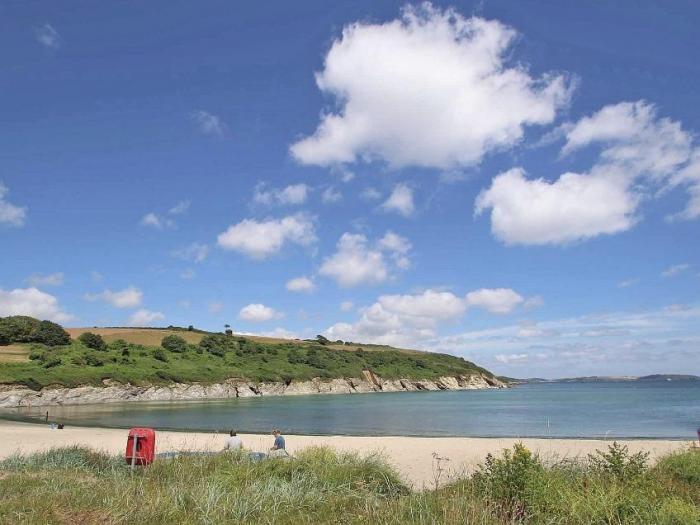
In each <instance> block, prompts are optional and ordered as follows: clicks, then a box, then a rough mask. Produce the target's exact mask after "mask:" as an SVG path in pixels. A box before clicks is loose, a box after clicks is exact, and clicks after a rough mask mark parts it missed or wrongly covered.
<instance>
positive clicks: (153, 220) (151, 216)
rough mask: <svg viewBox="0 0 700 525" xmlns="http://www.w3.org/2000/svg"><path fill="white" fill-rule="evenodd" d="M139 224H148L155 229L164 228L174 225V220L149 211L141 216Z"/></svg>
mask: <svg viewBox="0 0 700 525" xmlns="http://www.w3.org/2000/svg"><path fill="white" fill-rule="evenodd" d="M140 224H141V226H148V227H150V228H155V229H156V230H164V229H166V228H172V227H173V226H175V222H174V221H172V220H171V219H168V218H166V217H161V216H160V215H157V214H156V213H153V212H149V213H147V214H146V215H144V216H143V217H142V218H141V222H140Z"/></svg>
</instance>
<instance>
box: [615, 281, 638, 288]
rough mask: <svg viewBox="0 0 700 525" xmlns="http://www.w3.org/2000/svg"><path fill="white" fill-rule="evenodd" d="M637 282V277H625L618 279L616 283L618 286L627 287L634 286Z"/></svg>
mask: <svg viewBox="0 0 700 525" xmlns="http://www.w3.org/2000/svg"><path fill="white" fill-rule="evenodd" d="M638 282H639V279H625V280H624V281H620V282H619V283H617V287H618V288H629V287H630V286H634V285H635V284H637V283H638Z"/></svg>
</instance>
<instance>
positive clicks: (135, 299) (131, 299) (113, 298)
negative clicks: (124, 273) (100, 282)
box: [85, 286, 143, 308]
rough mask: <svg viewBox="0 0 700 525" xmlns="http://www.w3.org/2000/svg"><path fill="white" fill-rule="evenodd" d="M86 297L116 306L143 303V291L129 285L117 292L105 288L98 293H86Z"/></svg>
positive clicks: (130, 306) (121, 306)
mask: <svg viewBox="0 0 700 525" xmlns="http://www.w3.org/2000/svg"><path fill="white" fill-rule="evenodd" d="M85 299H86V300H88V301H98V300H101V301H104V302H106V303H108V304H110V305H112V306H114V307H115V308H136V307H137V306H140V305H141V301H142V300H143V292H142V291H141V290H139V289H138V288H136V287H135V286H129V287H127V288H124V289H123V290H120V291H117V292H113V291H112V290H104V291H103V292H101V293H98V294H86V295H85Z"/></svg>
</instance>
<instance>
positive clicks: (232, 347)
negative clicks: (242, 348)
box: [199, 334, 245, 357]
mask: <svg viewBox="0 0 700 525" xmlns="http://www.w3.org/2000/svg"><path fill="white" fill-rule="evenodd" d="M244 341H245V340H244ZM239 344H240V343H239V342H238V341H237V340H236V339H234V338H232V337H226V336H225V335H221V334H210V335H205V336H204V337H202V340H201V341H200V342H199V346H200V348H202V349H204V350H205V351H206V352H209V353H210V354H213V355H216V356H219V357H224V356H225V355H226V353H227V352H231V351H234V352H235V351H236V350H238V349H239ZM244 344H245V343H244Z"/></svg>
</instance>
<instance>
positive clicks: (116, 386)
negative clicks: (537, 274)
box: [0, 370, 506, 408]
mask: <svg viewBox="0 0 700 525" xmlns="http://www.w3.org/2000/svg"><path fill="white" fill-rule="evenodd" d="M505 386H506V385H505V384H504V383H502V382H501V381H499V380H498V379H496V378H493V377H489V376H486V375H471V376H458V377H440V378H439V379H436V380H434V381H432V380H417V379H383V378H381V377H379V376H377V375H375V374H373V373H372V372H370V371H369V370H365V371H364V372H363V377H362V378H342V379H332V380H330V381H324V380H321V379H320V378H314V379H312V380H310V381H291V382H289V383H264V382H263V383H258V382H251V381H244V380H240V379H229V380H227V381H225V382H223V383H216V384H211V385H204V384H197V383H194V384H181V383H173V384H170V385H159V386H135V385H130V384H121V383H116V382H114V381H110V380H105V382H104V386H101V387H98V386H81V387H77V388H65V387H55V388H44V389H42V390H39V391H36V390H31V389H29V388H27V387H20V386H16V385H0V407H3V408H8V407H20V406H45V405H85V404H91V403H117V402H123V401H184V400H198V399H230V398H234V397H255V396H290V395H308V394H355V393H369V392H409V391H418V390H426V391H435V390H475V389H481V388H504V387H505Z"/></svg>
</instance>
